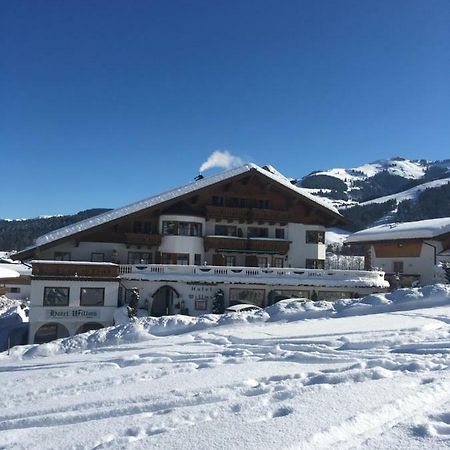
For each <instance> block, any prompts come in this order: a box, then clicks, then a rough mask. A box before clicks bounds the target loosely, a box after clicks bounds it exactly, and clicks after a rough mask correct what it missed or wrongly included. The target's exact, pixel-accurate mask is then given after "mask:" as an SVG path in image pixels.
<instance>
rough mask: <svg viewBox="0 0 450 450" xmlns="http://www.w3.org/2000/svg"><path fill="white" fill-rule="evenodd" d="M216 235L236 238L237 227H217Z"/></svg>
mask: <svg viewBox="0 0 450 450" xmlns="http://www.w3.org/2000/svg"><path fill="white" fill-rule="evenodd" d="M214 234H215V235H216V236H236V235H237V227H236V226H235V225H216V227H215V230H214Z"/></svg>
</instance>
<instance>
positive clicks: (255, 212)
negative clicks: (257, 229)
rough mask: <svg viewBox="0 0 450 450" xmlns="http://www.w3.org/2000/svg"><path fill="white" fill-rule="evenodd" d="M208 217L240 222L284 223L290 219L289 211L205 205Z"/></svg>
mask: <svg viewBox="0 0 450 450" xmlns="http://www.w3.org/2000/svg"><path fill="white" fill-rule="evenodd" d="M206 212H207V215H208V218H211V219H226V220H228V219H229V220H239V221H241V222H253V221H257V222H273V223H277V222H279V223H286V222H289V221H290V219H291V215H290V213H289V211H278V210H274V209H259V208H231V207H227V206H211V205H210V206H207V207H206Z"/></svg>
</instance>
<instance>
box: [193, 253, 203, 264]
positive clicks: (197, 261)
mask: <svg viewBox="0 0 450 450" xmlns="http://www.w3.org/2000/svg"><path fill="white" fill-rule="evenodd" d="M194 264H195V265H196V266H201V265H202V255H200V254H199V253H196V254H195V255H194Z"/></svg>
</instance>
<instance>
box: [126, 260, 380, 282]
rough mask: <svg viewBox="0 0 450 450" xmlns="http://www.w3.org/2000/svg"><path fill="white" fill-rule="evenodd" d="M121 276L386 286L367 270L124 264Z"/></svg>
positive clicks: (378, 274)
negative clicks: (351, 282)
mask: <svg viewBox="0 0 450 450" xmlns="http://www.w3.org/2000/svg"><path fill="white" fill-rule="evenodd" d="M119 272H120V274H121V275H125V274H138V273H141V274H144V273H145V274H154V275H171V276H177V275H178V276H181V277H183V276H186V275H188V276H189V275H190V276H195V277H196V278H197V277H198V278H202V277H205V278H207V277H210V276H211V275H213V276H214V277H220V278H222V277H223V279H224V280H225V279H237V278H245V277H252V278H255V277H256V278H261V280H262V279H268V278H280V277H282V278H291V279H292V280H293V281H294V280H300V279H317V278H321V279H323V280H324V281H325V280H336V281H337V280H349V279H365V280H367V281H373V282H375V283H376V284H380V283H381V284H383V283H384V272H382V271H365V270H325V269H302V268H291V267H289V268H275V267H273V268H272V267H270V268H259V267H224V266H182V265H169V264H137V265H131V264H128V265H121V266H120V268H119Z"/></svg>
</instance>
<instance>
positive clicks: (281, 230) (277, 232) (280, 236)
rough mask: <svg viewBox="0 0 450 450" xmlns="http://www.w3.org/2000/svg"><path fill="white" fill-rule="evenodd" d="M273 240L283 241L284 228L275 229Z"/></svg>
mask: <svg viewBox="0 0 450 450" xmlns="http://www.w3.org/2000/svg"><path fill="white" fill-rule="evenodd" d="M275 238H276V239H284V228H275Z"/></svg>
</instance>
